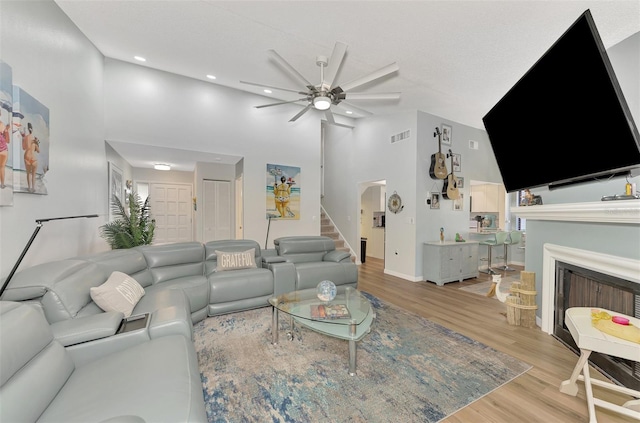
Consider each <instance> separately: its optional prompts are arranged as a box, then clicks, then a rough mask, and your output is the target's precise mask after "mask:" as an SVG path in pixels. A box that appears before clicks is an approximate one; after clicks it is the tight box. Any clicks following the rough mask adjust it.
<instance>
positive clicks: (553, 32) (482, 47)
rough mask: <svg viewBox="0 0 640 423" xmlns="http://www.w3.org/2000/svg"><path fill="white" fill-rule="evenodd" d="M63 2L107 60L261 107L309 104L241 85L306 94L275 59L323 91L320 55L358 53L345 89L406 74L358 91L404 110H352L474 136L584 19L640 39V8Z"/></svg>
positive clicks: (382, 105) (616, 4)
mask: <svg viewBox="0 0 640 423" xmlns="http://www.w3.org/2000/svg"><path fill="white" fill-rule="evenodd" d="M55 2H56V3H57V4H58V5H59V6H60V7H61V9H62V10H63V11H64V13H66V14H67V15H68V16H69V17H70V19H71V20H72V21H73V22H74V23H75V24H76V25H77V26H78V28H79V29H80V30H81V31H82V32H83V33H84V34H85V35H86V36H87V37H88V38H89V40H91V42H93V44H94V45H95V46H96V47H97V48H98V49H99V50H100V51H101V52H102V53H103V54H104V55H105V56H107V57H110V58H114V59H118V60H122V61H125V62H131V63H137V64H141V65H142V66H148V67H151V68H155V69H159V70H163V71H167V72H172V73H175V74H179V75H184V76H187V77H190V78H195V79H200V80H203V81H208V82H209V83H212V84H220V85H224V86H228V87H232V88H237V89H239V90H243V91H248V92H252V93H255V94H260V95H263V96H265V97H264V99H263V101H257V102H256V106H257V105H261V104H269V103H274V102H277V101H290V100H294V99H297V98H300V97H301V96H300V95H299V94H296V93H291V92H286V91H280V90H273V93H272V94H265V93H264V92H263V89H262V88H261V87H258V86H253V85H248V84H243V83H241V82H240V81H249V82H255V83H259V84H265V85H271V86H275V87H281V88H289V89H293V90H297V89H300V88H301V87H300V83H299V82H297V81H296V80H295V79H294V78H292V77H291V75H290V73H287V72H286V71H285V70H283V68H282V66H281V65H279V64H278V63H277V61H274V60H273V58H271V57H270V56H269V54H268V51H269V50H271V49H273V50H275V51H276V52H277V53H278V54H279V55H280V56H281V57H282V58H283V59H284V60H285V61H286V62H287V63H289V64H290V65H291V66H292V67H293V68H295V69H296V70H297V71H298V72H300V73H301V74H302V75H303V76H304V77H306V78H307V79H308V80H309V81H311V82H312V83H314V84H315V83H319V82H320V68H319V67H318V66H317V64H316V59H317V56H326V57H330V56H331V53H332V50H333V48H334V45H335V43H336V41H340V42H342V43H345V44H347V45H348V49H347V52H346V55H345V58H344V61H343V64H342V66H341V68H340V70H339V72H338V74H337V77H336V81H337V82H338V83H346V82H349V81H352V80H354V79H357V78H360V77H362V76H364V75H368V74H370V73H371V72H374V71H376V70H377V69H380V68H382V67H384V66H386V65H388V64H390V63H394V62H395V63H397V64H398V66H399V70H398V71H397V72H394V73H393V74H391V75H389V76H387V77H384V78H380V79H378V80H376V81H373V82H371V83H368V84H365V85H364V86H361V87H358V89H357V90H354V91H358V92H364V93H376V92H400V93H401V97H400V99H399V100H375V101H373V100H359V101H355V100H353V101H350V103H351V104H353V105H355V106H358V108H360V109H364V110H365V111H368V112H371V113H374V114H388V113H395V112H400V111H408V110H421V111H424V112H427V113H430V114H434V115H437V116H440V117H443V118H445V119H449V120H452V121H455V122H459V123H462V124H466V125H469V126H472V127H476V128H483V124H482V117H483V116H484V115H485V114H486V113H487V112H488V111H489V109H490V108H491V107H492V106H493V105H494V104H495V103H496V102H497V101H498V100H499V99H500V98H501V97H502V96H503V95H504V94H505V93H506V92H507V91H508V90H509V88H511V87H512V86H513V84H514V83H515V82H517V81H518V79H519V78H520V77H521V76H522V75H523V74H524V73H525V72H526V71H527V70H528V69H529V68H530V67H531V66H532V65H533V64H534V63H535V62H536V60H537V59H538V58H539V57H540V56H541V55H542V54H544V52H545V51H546V50H547V49H548V48H549V47H550V46H551V45H552V44H553V43H554V42H555V40H557V39H558V38H559V37H560V35H562V33H563V32H564V31H565V30H566V29H567V28H568V27H569V26H570V25H571V24H572V23H573V22H574V21H575V20H576V19H577V18H578V17H579V16H580V15H581V14H582V13H583V12H584V11H585V10H587V9H589V10H591V13H592V15H593V17H594V20H595V22H596V25H597V27H598V30H599V32H600V35H601V38H602V40H603V43H604V45H605V47H607V48H608V47H610V46H612V45H614V44H617V43H618V42H620V41H622V40H624V39H625V38H627V37H629V36H631V35H633V34H635V33H637V32H639V31H640V1H638V0H616V1H561V0H553V1H550V0H537V1H522V0H503V1H485V0H475V1H457V0H448V1H444V0H443V1H216V0H198V1H195V0H194V1H192V0H172V1H147V0H137V1H124V0H109V1H100V0H69V1H67V0H55ZM134 56H143V57H145V58H146V62H144V63H141V62H137V61H136V60H135V59H134ZM206 75H214V76H215V77H216V79H215V80H211V79H208V78H207V77H206ZM303 106H304V103H300V108H301V109H302V108H303ZM273 107H278V106H273ZM332 110H334V111H335V112H337V113H344V112H345V110H346V108H344V107H338V108H334V107H332ZM310 115H312V114H310V113H307V115H305V116H303V117H302V118H301V119H309V118H313V117H310ZM359 116H362V115H360V114H358V113H357V111H356V113H355V114H354V115H351V117H359ZM316 118H317V117H316Z"/></svg>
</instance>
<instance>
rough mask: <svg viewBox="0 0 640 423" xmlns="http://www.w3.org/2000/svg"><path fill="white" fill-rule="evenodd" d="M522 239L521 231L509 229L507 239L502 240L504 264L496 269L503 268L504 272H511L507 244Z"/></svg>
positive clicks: (514, 243) (513, 243)
mask: <svg viewBox="0 0 640 423" xmlns="http://www.w3.org/2000/svg"><path fill="white" fill-rule="evenodd" d="M520 241H522V232H520V231H510V232H509V236H508V237H507V239H505V240H504V243H503V245H504V266H500V267H499V268H498V269H500V270H504V271H506V272H513V271H514V270H516V269H514V268H513V267H509V246H510V245H517V244H520Z"/></svg>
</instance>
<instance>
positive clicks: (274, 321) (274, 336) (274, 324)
mask: <svg viewBox="0 0 640 423" xmlns="http://www.w3.org/2000/svg"><path fill="white" fill-rule="evenodd" d="M271 343H272V344H273V345H276V344H277V343H278V308H277V307H273V313H272V315H271Z"/></svg>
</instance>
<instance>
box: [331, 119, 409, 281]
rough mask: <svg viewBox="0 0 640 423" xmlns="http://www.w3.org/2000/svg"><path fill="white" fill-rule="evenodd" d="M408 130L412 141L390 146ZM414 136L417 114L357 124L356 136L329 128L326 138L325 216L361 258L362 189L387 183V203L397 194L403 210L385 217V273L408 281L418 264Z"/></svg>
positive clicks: (354, 130) (354, 133)
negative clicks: (368, 184)
mask: <svg viewBox="0 0 640 423" xmlns="http://www.w3.org/2000/svg"><path fill="white" fill-rule="evenodd" d="M406 130H410V131H411V134H412V136H411V137H410V138H408V139H404V140H402V141H399V142H396V143H394V144H391V141H390V140H391V136H392V135H395V134H398V133H400V132H403V131H406ZM415 134H416V113H415V112H413V113H401V114H394V115H389V116H375V117H371V118H366V119H358V121H357V127H356V128H355V129H353V130H349V129H345V128H339V127H333V126H330V125H327V130H326V132H325V179H324V180H325V193H324V194H325V195H324V198H323V200H322V202H323V205H324V207H325V209H326V210H327V213H329V215H330V216H331V218H332V219H333V221H334V222H335V223H336V225H337V226H338V227H339V229H340V231H341V233H342V234H343V235H344V236H345V238H346V240H347V242H348V243H349V244H350V245H351V247H352V248H353V249H354V250H355V251H358V252H359V250H360V234H359V229H360V219H359V215H360V209H361V207H360V201H361V200H360V196H361V194H362V193H361V192H360V191H359V189H360V184H361V183H362V182H371V181H379V180H383V179H384V180H386V181H387V185H386V193H387V198H388V197H389V196H390V195H392V194H393V193H394V192H397V194H398V195H400V197H401V198H402V202H403V205H404V209H403V210H402V212H400V213H397V214H394V213H391V212H389V211H388V210H387V213H386V219H385V220H386V250H385V272H387V273H389V274H393V275H395V276H399V277H403V278H407V279H414V278H415V261H416V257H415V255H416V248H415V239H416V225H415V219H416V204H415V201H416V196H415V192H416V165H415V157H416V153H415V152H416V135H415ZM396 251H397V254H396ZM358 256H359V253H358Z"/></svg>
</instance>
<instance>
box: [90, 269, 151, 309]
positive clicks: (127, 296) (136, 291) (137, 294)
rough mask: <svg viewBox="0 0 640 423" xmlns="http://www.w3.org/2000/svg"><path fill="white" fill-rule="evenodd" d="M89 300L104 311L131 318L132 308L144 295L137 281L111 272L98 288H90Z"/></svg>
mask: <svg viewBox="0 0 640 423" xmlns="http://www.w3.org/2000/svg"><path fill="white" fill-rule="evenodd" d="M89 291H90V294H91V299H92V300H93V302H95V303H96V304H97V305H98V307H100V308H101V309H103V310H104V311H120V312H122V313H123V314H124V317H129V316H131V312H132V311H133V308H134V307H135V306H136V304H138V301H140V298H142V296H143V295H144V288H143V287H142V286H140V284H139V283H138V281H136V280H135V279H133V278H132V277H131V276H129V275H127V274H125V273H122V272H117V271H116V272H113V273H111V276H109V279H107V281H106V282H105V283H103V284H102V285H100V286H97V287H94V288H91V289H90V290H89Z"/></svg>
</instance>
